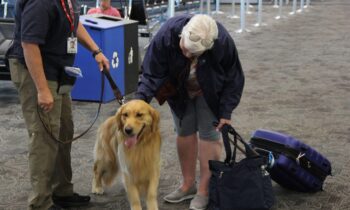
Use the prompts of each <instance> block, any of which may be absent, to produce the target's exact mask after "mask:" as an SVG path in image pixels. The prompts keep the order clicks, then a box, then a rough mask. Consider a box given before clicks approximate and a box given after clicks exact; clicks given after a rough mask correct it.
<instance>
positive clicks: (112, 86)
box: [102, 68, 125, 105]
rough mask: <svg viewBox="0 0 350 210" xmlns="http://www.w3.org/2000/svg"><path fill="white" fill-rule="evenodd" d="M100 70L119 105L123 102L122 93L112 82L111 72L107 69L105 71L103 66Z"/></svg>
mask: <svg viewBox="0 0 350 210" xmlns="http://www.w3.org/2000/svg"><path fill="white" fill-rule="evenodd" d="M102 72H103V74H104V75H105V76H106V77H107V79H108V82H109V84H110V85H111V88H112V90H113V94H114V96H115V97H116V99H117V101H118V103H119V105H123V104H124V103H125V98H124V96H123V95H122V93H121V92H120V90H119V88H118V86H117V84H115V82H114V80H113V78H112V76H111V73H110V72H109V71H107V70H106V69H105V68H103V70H102Z"/></svg>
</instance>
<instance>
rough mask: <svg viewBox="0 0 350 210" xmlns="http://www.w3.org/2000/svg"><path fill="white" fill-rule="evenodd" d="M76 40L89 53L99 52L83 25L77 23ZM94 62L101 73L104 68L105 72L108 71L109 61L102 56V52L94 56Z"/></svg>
mask: <svg viewBox="0 0 350 210" xmlns="http://www.w3.org/2000/svg"><path fill="white" fill-rule="evenodd" d="M77 38H78V40H79V42H80V43H81V44H82V45H83V46H84V47H85V48H86V49H88V50H90V51H91V52H97V51H98V50H99V47H98V46H97V44H96V43H95V42H94V40H93V39H92V38H91V36H90V35H89V33H88V32H87V31H86V29H85V27H84V26H83V24H81V23H80V22H79V25H78V29H77ZM95 60H96V62H97V63H98V66H99V69H100V70H101V71H102V70H103V68H104V67H105V68H106V69H107V70H109V61H108V59H107V58H106V57H105V56H104V55H103V53H102V52H100V53H98V54H96V56H95Z"/></svg>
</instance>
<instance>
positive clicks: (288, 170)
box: [250, 129, 332, 192]
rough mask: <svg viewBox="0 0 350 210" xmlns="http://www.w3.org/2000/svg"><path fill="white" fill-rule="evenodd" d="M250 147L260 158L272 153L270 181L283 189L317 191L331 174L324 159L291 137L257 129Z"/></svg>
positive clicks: (327, 161) (329, 167)
mask: <svg viewBox="0 0 350 210" xmlns="http://www.w3.org/2000/svg"><path fill="white" fill-rule="evenodd" d="M250 143H251V144H252V146H253V147H254V148H255V149H256V150H257V151H260V152H261V153H262V154H268V152H272V153H273V156H274V157H275V161H274V164H273V166H272V167H271V168H270V169H269V172H270V174H271V178H272V179H273V180H274V181H275V182H277V183H278V184H280V185H281V186H283V187H285V188H288V189H292V190H296V191H302V192H316V191H320V190H322V186H323V182H324V180H325V179H326V177H327V176H328V175H330V174H331V171H332V168H331V163H330V162H329V160H327V158H325V157H324V156H323V155H321V154H320V153H318V152H317V151H316V150H315V149H313V148H311V147H310V146H308V145H306V144H304V143H302V142H301V141H300V140H298V139H296V138H294V137H292V136H290V135H286V134H283V133H278V132H274V131H269V130H263V129H259V130H256V131H255V132H254V133H253V135H252V137H251V139H250Z"/></svg>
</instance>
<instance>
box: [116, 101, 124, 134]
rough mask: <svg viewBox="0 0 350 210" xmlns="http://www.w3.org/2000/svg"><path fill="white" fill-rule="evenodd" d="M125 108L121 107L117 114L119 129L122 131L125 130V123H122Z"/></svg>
mask: <svg viewBox="0 0 350 210" xmlns="http://www.w3.org/2000/svg"><path fill="white" fill-rule="evenodd" d="M123 107H124V105H123V106H121V107H119V109H118V111H117V113H116V114H115V118H116V120H117V129H118V130H119V131H120V130H122V129H123V123H122V110H123Z"/></svg>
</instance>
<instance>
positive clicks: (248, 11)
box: [246, 0, 252, 15]
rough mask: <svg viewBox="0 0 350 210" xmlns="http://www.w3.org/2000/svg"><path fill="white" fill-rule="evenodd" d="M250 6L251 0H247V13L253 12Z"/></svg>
mask: <svg viewBox="0 0 350 210" xmlns="http://www.w3.org/2000/svg"><path fill="white" fill-rule="evenodd" d="M249 7H250V0H246V10H247V12H246V14H247V15H250V14H252V12H251V11H250V10H249Z"/></svg>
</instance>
